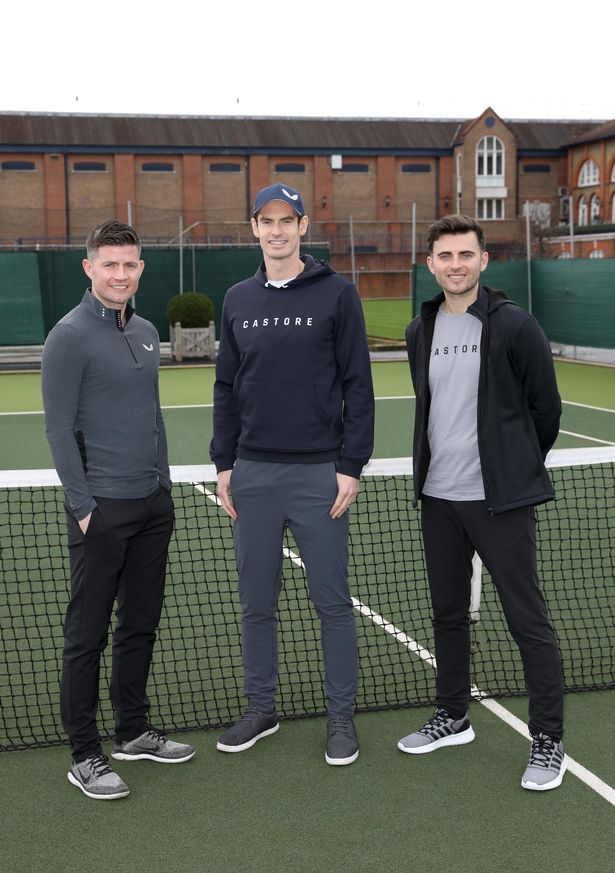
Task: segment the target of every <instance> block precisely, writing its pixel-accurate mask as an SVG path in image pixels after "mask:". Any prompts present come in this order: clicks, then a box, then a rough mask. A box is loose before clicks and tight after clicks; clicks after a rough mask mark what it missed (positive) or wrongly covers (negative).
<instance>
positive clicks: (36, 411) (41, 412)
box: [0, 409, 43, 415]
mask: <svg viewBox="0 0 615 873" xmlns="http://www.w3.org/2000/svg"><path fill="white" fill-rule="evenodd" d="M42 414H43V410H42V409H33V410H32V411H31V412H0V415H42Z"/></svg>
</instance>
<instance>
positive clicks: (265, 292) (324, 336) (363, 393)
mask: <svg viewBox="0 0 615 873" xmlns="http://www.w3.org/2000/svg"><path fill="white" fill-rule="evenodd" d="M302 261H303V262H304V264H305V268H304V270H303V272H302V273H300V274H299V275H298V276H297V277H296V278H295V279H293V280H292V281H291V282H289V283H288V284H287V285H284V286H283V287H282V288H276V287H275V286H273V285H269V284H268V282H267V275H266V272H265V265H264V264H261V266H260V268H259V269H258V270H257V272H256V274H255V275H254V276H253V277H252V278H250V279H247V280H246V281H244V282H240V283H239V284H237V285H234V286H233V287H232V288H230V289H229V290H228V292H227V294H226V297H225V300H224V308H223V311H222V328H221V334H220V347H219V351H218V359H217V364H216V382H215V385H214V435H213V439H212V441H211V447H210V455H211V459H212V460H213V461H214V463H215V465H216V469H217V470H218V472H220V471H222V470H229V469H231V468H232V467H233V464H234V463H235V460H236V458H237V457H240V458H247V459H250V460H259V461H273V462H278V463H294V464H297V463H299V464H315V463H322V462H325V461H335V462H336V466H337V470H338V472H339V473H345V474H346V475H348V476H354V477H356V478H359V476H360V475H361V469H362V468H363V466H364V465H365V464H366V463H367V461H368V460H369V457H370V455H371V452H372V449H373V435H374V391H373V386H372V377H371V367H370V360H369V352H368V348H367V337H366V334H365V322H364V319H363V311H362V309H361V302H360V300H359V294H358V292H357V289H356V287H355V286H354V285H353V284H352V282H349V281H348V280H347V279H345V278H344V277H343V276H341V275H339V274H338V273H336V272H334V270H332V269H331V267H330V266H329V265H328V264H326V263H325V262H323V261H315V260H314V259H313V258H312V257H310V256H309V255H308V256H306V257H302Z"/></svg>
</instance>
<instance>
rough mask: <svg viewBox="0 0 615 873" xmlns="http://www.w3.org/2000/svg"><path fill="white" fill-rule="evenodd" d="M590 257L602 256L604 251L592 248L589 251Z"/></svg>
mask: <svg viewBox="0 0 615 873" xmlns="http://www.w3.org/2000/svg"><path fill="white" fill-rule="evenodd" d="M589 256H590V258H603V257H604V252H603V251H602V249H592V250H591V252H590V253H589Z"/></svg>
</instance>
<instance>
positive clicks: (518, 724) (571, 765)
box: [195, 485, 615, 806]
mask: <svg viewBox="0 0 615 873" xmlns="http://www.w3.org/2000/svg"><path fill="white" fill-rule="evenodd" d="M195 488H196V490H197V491H200V492H201V494H204V495H205V496H206V497H207V499H208V500H211V501H212V502H213V503H216V504H217V505H218V506H222V503H221V501H220V498H219V497H217V495H216V494H214V493H213V491H210V490H209V489H208V488H205V487H204V486H203V485H195ZM282 551H283V553H284V557H286V558H288V559H289V560H290V561H292V562H293V564H296V565H297V566H299V567H302V568H303V569H305V566H304V564H303V561H302V560H301V558H300V557H299V555H297V554H296V552H294V551H293V550H292V549H289V548H287V547H284V548H283V549H282ZM352 605H353V607H354V608H355V609H356V610H357V611H358V612H360V613H361V615H364V616H366V618H369V620H370V621H371V622H373V624H375V625H376V627H381V628H382V629H383V630H384V631H385V633H387V634H390V635H391V636H393V637H395V639H396V640H397V642H398V643H400V644H401V645H402V646H405V647H406V648H407V649H408V651H409V652H412V654H413V655H418V656H419V658H421V659H422V660H423V661H425V663H427V664H430V665H431V666H432V667H433V668H434V670H435V669H436V666H437V665H436V659H435V656H434V655H432V653H431V652H430V651H429V649H426V648H425V646H422V645H421V644H420V643H418V642H417V641H416V640H414V639H412V637H409V636H408V635H407V634H406V633H405V632H404V631H402V630H400V629H399V628H398V627H395V625H394V624H393V623H392V622H390V621H387V619H386V618H384V617H383V616H382V615H379V614H378V613H377V612H374V611H373V609H370V607H369V606H366V605H365V604H364V603H361V601H360V600H358V599H357V598H356V597H353V598H352ZM471 694H472V697H474V698H475V699H476V700H477V702H478V703H480V704H481V706H484V707H485V709H488V710H489V711H490V712H491V713H492V714H493V715H495V716H497V717H498V718H499V719H501V720H502V721H503V722H505V723H506V724H507V725H508V726H509V727H511V728H513V730H516V731H517V733H519V734H521V736H523V737H525V738H526V739H529V738H530V735H529V732H528V729H527V726H526V724H525V723H524V722H522V721H521V719H520V718H517V716H516V715H513V714H512V712H509V711H508V710H507V709H506V708H505V707H504V706H502V705H501V704H500V703H498V702H497V701H495V700H488V699H485V698H483V696H482V692H481V690H480V688H478V686H476V685H473V686H472V689H471ZM566 762H567V765H568V770H569V771H570V772H571V773H574V775H575V776H576V777H577V779H580V780H581V782H584V783H585V784H586V785H587V786H588V788H591V789H592V791H595V792H596V794H599V795H600V796H601V797H603V798H604V799H605V800H606V801H607V802H608V803H610V804H612V805H613V806H615V788H611V786H610V785H608V784H607V783H606V782H603V780H602V779H600V778H599V777H598V776H596V774H595V773H592V772H591V770H588V769H587V768H586V767H584V766H583V765H582V764H579V762H578V761H576V760H575V759H574V758H571V757H570V755H568V754H566Z"/></svg>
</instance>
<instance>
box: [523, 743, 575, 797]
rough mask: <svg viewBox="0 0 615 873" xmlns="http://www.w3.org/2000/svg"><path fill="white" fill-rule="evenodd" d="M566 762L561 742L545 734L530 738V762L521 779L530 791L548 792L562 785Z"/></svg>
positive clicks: (524, 786)
mask: <svg viewBox="0 0 615 873" xmlns="http://www.w3.org/2000/svg"><path fill="white" fill-rule="evenodd" d="M566 767H567V762H566V755H565V754H564V746H563V743H562V741H561V740H558V739H557V738H554V737H549V736H547V734H536V735H535V736H532V748H531V750H530V760H529V763H528V765H527V767H526V768H525V773H524V774H523V777H522V779H521V785H522V786H523V788H528V789H529V790H530V791H549V790H550V789H551V788H558V787H559V786H560V785H561V784H562V779H563V778H564V773H565V772H566Z"/></svg>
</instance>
